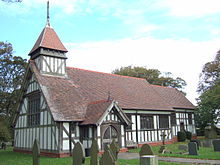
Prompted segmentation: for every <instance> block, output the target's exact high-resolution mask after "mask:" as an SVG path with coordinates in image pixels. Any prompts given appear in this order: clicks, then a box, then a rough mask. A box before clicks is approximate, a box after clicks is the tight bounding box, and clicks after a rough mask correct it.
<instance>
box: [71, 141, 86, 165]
mask: <svg viewBox="0 0 220 165" xmlns="http://www.w3.org/2000/svg"><path fill="white" fill-rule="evenodd" d="M72 157H73V165H82V164H84V163H85V150H84V148H83V146H82V144H81V143H80V142H77V143H76V144H75V145H74V148H73V156H72Z"/></svg>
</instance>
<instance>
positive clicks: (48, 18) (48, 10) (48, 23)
mask: <svg viewBox="0 0 220 165" xmlns="http://www.w3.org/2000/svg"><path fill="white" fill-rule="evenodd" d="M46 26H49V27H50V2H49V0H48V1H47V24H46Z"/></svg>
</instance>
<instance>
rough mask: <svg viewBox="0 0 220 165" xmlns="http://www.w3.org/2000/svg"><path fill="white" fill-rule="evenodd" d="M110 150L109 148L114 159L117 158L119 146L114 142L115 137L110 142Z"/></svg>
mask: <svg viewBox="0 0 220 165" xmlns="http://www.w3.org/2000/svg"><path fill="white" fill-rule="evenodd" d="M110 150H111V152H112V154H113V156H114V158H115V160H117V159H118V153H119V150H120V148H119V146H118V144H116V142H115V139H113V140H112V143H111V144H110Z"/></svg>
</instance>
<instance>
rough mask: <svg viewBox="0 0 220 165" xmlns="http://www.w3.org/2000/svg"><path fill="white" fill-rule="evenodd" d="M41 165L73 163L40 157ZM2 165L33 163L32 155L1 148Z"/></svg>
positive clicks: (127, 163) (125, 163)
mask: <svg viewBox="0 0 220 165" xmlns="http://www.w3.org/2000/svg"><path fill="white" fill-rule="evenodd" d="M40 164H41V165H72V159H71V157H67V158H48V157H41V158H40ZM0 165H32V155H30V154H23V153H16V152H13V151H12V148H9V149H7V150H5V151H4V150H0ZM85 165H89V158H86V164H85ZM118 165H139V160H138V159H132V160H122V159H120V160H118ZM159 165H183V164H180V163H171V162H162V161H160V162H159Z"/></svg>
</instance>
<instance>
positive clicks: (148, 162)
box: [140, 155, 158, 165]
mask: <svg viewBox="0 0 220 165" xmlns="http://www.w3.org/2000/svg"><path fill="white" fill-rule="evenodd" d="M140 165H158V157H157V155H143V156H141V157H140Z"/></svg>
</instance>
